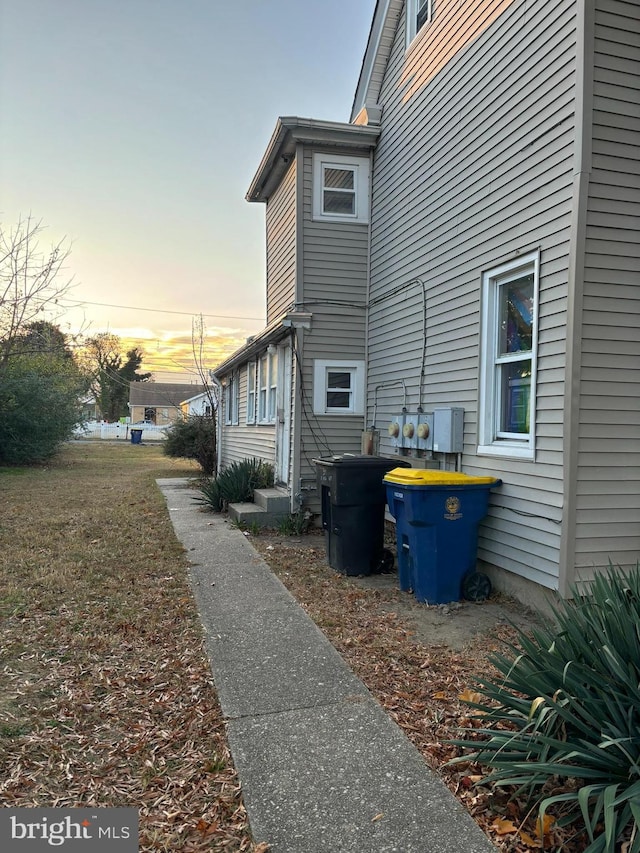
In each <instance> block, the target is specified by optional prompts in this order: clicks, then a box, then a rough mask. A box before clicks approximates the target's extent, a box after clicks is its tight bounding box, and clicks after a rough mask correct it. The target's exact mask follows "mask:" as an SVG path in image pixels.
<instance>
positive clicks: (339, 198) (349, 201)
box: [323, 190, 356, 215]
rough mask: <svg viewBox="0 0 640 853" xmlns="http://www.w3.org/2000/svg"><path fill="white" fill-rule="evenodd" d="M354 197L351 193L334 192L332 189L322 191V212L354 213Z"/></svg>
mask: <svg viewBox="0 0 640 853" xmlns="http://www.w3.org/2000/svg"><path fill="white" fill-rule="evenodd" d="M355 203H356V197H355V195H354V194H353V193H348V192H334V191H332V190H325V191H324V206H323V212H324V213H342V214H352V215H353V214H354V213H355V210H356V208H355Z"/></svg>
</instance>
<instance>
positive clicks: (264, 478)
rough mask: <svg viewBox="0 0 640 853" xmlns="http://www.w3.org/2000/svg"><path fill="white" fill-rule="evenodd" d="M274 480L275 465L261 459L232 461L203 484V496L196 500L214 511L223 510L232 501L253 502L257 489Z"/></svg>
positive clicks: (263, 487) (201, 489)
mask: <svg viewBox="0 0 640 853" xmlns="http://www.w3.org/2000/svg"><path fill="white" fill-rule="evenodd" d="M273 482H274V473H273V465H270V464H269V463H268V462H263V461H262V460H261V459H243V460H242V461H241V462H232V463H231V465H229V466H228V467H226V468H223V469H222V471H220V473H219V474H218V476H217V477H215V478H214V479H213V480H211V481H210V482H209V483H206V484H205V485H204V486H202V487H201V488H200V492H201V495H202V496H201V497H198V498H196V500H197V501H198V502H199V503H202V504H206V505H207V506H209V507H210V508H211V509H212V510H213V511H214V512H222V511H223V510H225V509H226V507H227V505H228V504H231V503H251V502H252V501H253V492H254V490H255V489H268V488H270V487H271V486H273Z"/></svg>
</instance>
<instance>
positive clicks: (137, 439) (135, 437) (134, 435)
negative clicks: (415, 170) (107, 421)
mask: <svg viewBox="0 0 640 853" xmlns="http://www.w3.org/2000/svg"><path fill="white" fill-rule="evenodd" d="M141 443H142V430H141V429H132V430H131V444H141Z"/></svg>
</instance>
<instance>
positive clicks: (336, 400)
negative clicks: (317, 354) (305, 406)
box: [313, 359, 364, 415]
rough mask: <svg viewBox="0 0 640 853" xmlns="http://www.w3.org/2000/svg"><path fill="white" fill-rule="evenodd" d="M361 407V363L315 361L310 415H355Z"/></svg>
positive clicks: (362, 399)
mask: <svg viewBox="0 0 640 853" xmlns="http://www.w3.org/2000/svg"><path fill="white" fill-rule="evenodd" d="M363 407H364V362H362V361H350V360H349V361H338V360H330V361H325V360H320V359H318V360H316V361H315V362H314V377H313V411H314V414H316V415H357V414H362V413H363Z"/></svg>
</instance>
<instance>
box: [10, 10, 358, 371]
mask: <svg viewBox="0 0 640 853" xmlns="http://www.w3.org/2000/svg"><path fill="white" fill-rule="evenodd" d="M374 7H375V0H306V2H300V0H0V108H1V110H2V112H1V115H0V220H1V221H2V223H3V226H4V227H5V228H8V227H10V226H12V225H14V224H15V223H16V222H17V220H18V218H19V216H20V215H23V216H25V215H28V214H32V216H33V217H34V218H35V219H39V220H42V222H43V224H44V225H46V226H47V230H46V232H45V234H46V241H45V242H44V245H45V246H46V245H47V243H49V242H57V241H58V240H59V239H60V238H62V237H64V236H66V237H68V238H69V240H70V242H71V243H72V251H71V255H70V258H69V261H68V270H67V271H68V273H69V275H72V276H73V277H74V280H75V282H76V285H75V287H74V288H73V289H72V290H71V291H70V292H69V294H68V296H67V298H66V302H65V305H64V313H63V314H62V315H61V316H59V317H57V318H55V320H56V322H58V323H59V325H60V326H61V328H62V329H63V331H74V332H75V331H76V330H77V329H78V328H80V327H81V326H82V327H84V330H85V331H88V333H89V334H96V333H97V332H102V331H111V332H114V333H115V334H118V335H120V336H121V337H122V338H123V339H126V340H127V341H128V340H129V339H131V340H133V341H134V342H135V343H139V344H141V345H142V346H143V349H144V351H145V361H144V363H143V369H147V370H155V371H156V378H157V379H165V380H166V379H168V378H171V377H169V376H167V375H166V374H165V373H162V372H161V368H164V367H166V366H167V365H169V366H171V367H172V369H173V366H174V365H175V364H176V363H177V361H178V360H180V359H181V358H183V357H184V351H185V347H186V350H187V355H188V352H189V351H190V340H191V323H192V317H194V316H197V315H199V314H203V315H205V316H204V321H205V324H206V327H207V331H208V336H209V343H208V353H209V358H210V359H211V361H212V364H211V365H210V366H214V365H215V363H217V362H218V361H220V360H221V358H222V357H224V356H225V355H228V354H229V353H230V352H232V351H233V350H235V349H236V348H237V347H238V346H240V345H241V344H242V343H243V342H244V340H245V338H246V337H247V336H248V335H250V334H254V333H255V332H257V331H259V330H260V329H261V328H262V327H263V326H264V303H265V263H264V262H265V227H264V212H265V211H264V206H263V205H261V204H249V203H248V202H246V201H245V199H244V196H245V193H246V191H247V189H248V188H249V184H250V182H251V179H252V178H253V175H254V174H255V171H256V169H257V167H258V165H259V163H260V159H261V157H262V155H263V153H264V151H265V148H266V146H267V143H268V141H269V138H270V136H271V133H272V131H273V128H274V126H275V123H276V120H277V118H278V116H281V115H299V116H306V117H312V118H319V119H328V120H334V121H348V120H349V112H350V109H351V103H352V100H353V96H354V93H355V87H356V84H357V80H358V75H359V72H360V66H361V63H362V57H363V54H364V49H365V46H366V41H367V36H368V33H369V28H370V25H371V20H372V16H373V10H374ZM98 303H102V304H98ZM73 306H78V307H73ZM115 306H123V307H115ZM134 308H144V309H154V310H153V311H151V310H133V309H134ZM174 378H175V379H177V380H180V379H184V378H185V377H184V375H176V376H175V377H174Z"/></svg>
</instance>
